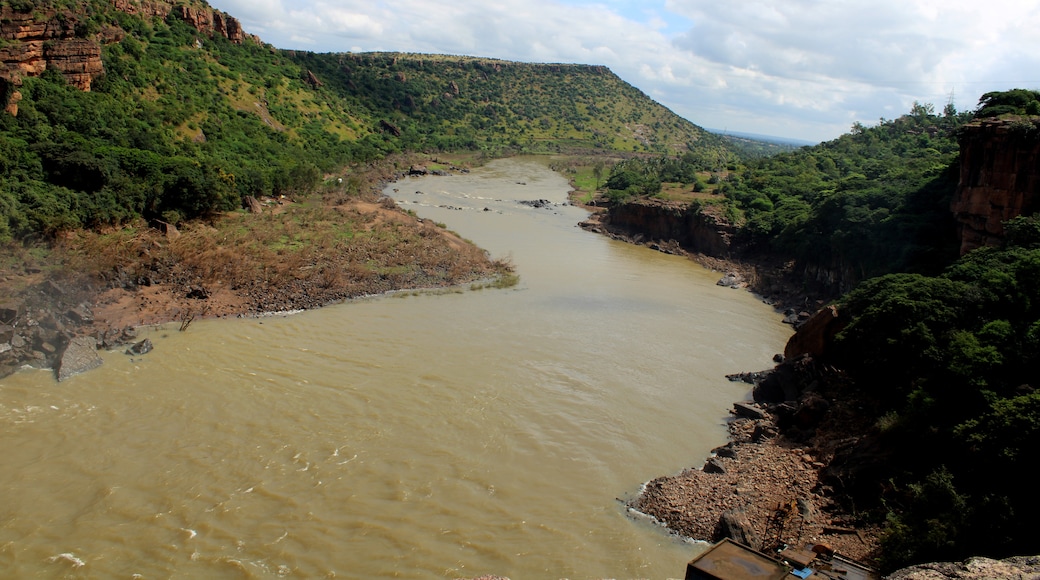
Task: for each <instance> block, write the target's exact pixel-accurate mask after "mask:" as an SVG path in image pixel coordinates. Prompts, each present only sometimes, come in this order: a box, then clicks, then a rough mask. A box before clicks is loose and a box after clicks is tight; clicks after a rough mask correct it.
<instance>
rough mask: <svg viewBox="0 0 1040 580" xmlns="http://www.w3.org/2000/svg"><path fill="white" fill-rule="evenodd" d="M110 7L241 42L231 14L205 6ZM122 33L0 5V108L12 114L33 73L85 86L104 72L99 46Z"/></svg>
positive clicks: (122, 2) (151, 2)
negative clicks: (24, 83) (179, 22)
mask: <svg viewBox="0 0 1040 580" xmlns="http://www.w3.org/2000/svg"><path fill="white" fill-rule="evenodd" d="M112 7H113V8H115V9H116V10H119V11H121V12H125V13H127V14H131V15H135V16H140V17H144V18H161V19H165V18H167V17H168V16H169V15H170V14H171V13H173V14H176V15H177V16H178V17H180V18H181V19H183V20H184V21H185V22H187V23H188V24H189V25H191V26H192V27H194V28H195V29H197V30H198V31H199V32H200V33H201V34H205V35H207V36H214V35H219V36H223V37H225V38H227V39H228V40H230V41H231V42H234V43H236V44H241V43H242V42H244V41H245V40H246V39H252V40H253V41H254V42H257V43H259V39H257V38H256V37H255V36H252V35H247V34H246V33H245V31H244V30H243V29H242V24H241V23H240V22H239V21H238V20H236V19H235V18H233V17H231V16H229V15H227V14H225V13H223V12H221V11H219V10H214V9H212V8H209V7H208V6H206V5H205V4H200V5H198V6H184V5H178V6H175V5H174V2H173V1H172V0H112ZM124 36H125V33H124V32H123V31H122V30H119V29H118V28H115V27H111V26H109V27H105V28H102V29H101V30H99V31H98V30H97V28H96V25H93V24H91V22H90V20H89V18H88V16H87V15H85V14H80V13H77V12H76V11H75V10H56V9H53V8H46V7H36V8H34V9H33V10H29V11H20V10H15V9H14V8H12V7H10V6H6V5H5V6H2V7H0V40H2V41H6V42H0V107H3V108H4V110H6V111H7V112H8V113H9V114H12V115H17V114H18V102H19V101H20V100H21V98H22V95H21V92H20V91H19V88H20V87H21V86H22V79H24V78H27V77H36V76H39V75H41V74H43V73H44V71H47V70H56V71H58V72H60V73H61V74H62V75H63V76H64V77H65V79H66V80H67V81H68V83H69V84H70V85H72V86H74V87H76V88H78V89H80V90H83V91H89V90H90V89H91V86H92V85H93V83H94V81H95V80H97V78H98V77H100V76H101V75H102V74H104V72H105V67H104V64H103V62H102V60H101V47H102V46H103V45H104V44H106V43H109V42H118V41H120V40H122V39H123V37H124Z"/></svg>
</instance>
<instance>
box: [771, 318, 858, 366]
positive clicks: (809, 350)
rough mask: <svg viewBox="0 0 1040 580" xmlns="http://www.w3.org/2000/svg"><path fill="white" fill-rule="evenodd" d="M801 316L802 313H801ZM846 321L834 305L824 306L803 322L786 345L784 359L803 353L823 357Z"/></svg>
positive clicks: (796, 356)
mask: <svg viewBox="0 0 1040 580" xmlns="http://www.w3.org/2000/svg"><path fill="white" fill-rule="evenodd" d="M799 317H801V315H799ZM844 326H845V323H844V321H842V320H841V318H840V317H839V316H838V309H837V308H835V307H834V306H827V307H826V308H822V309H820V310H818V311H817V312H816V314H813V315H811V316H808V318H807V319H806V320H805V322H803V323H801V325H800V326H799V327H798V331H797V332H795V333H794V336H792V337H791V338H790V340H788V341H787V346H786V347H784V359H786V360H791V359H795V358H798V357H800V356H802V355H806V354H809V355H812V356H813V357H817V358H818V357H822V356H824V355H825V354H826V353H827V350H828V348H829V347H830V345H831V342H832V341H833V340H834V336H835V335H836V334H838V333H839V332H841V331H842V329H843V328H844Z"/></svg>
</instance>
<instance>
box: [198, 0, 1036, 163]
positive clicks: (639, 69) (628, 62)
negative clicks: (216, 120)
mask: <svg viewBox="0 0 1040 580" xmlns="http://www.w3.org/2000/svg"><path fill="white" fill-rule="evenodd" d="M209 2H210V4H211V5H212V6H213V7H214V8H217V9H220V10H223V11H224V12H227V13H229V14H231V15H232V16H234V17H236V18H238V19H239V20H240V21H241V22H242V24H243V26H244V27H245V29H246V31H247V32H250V33H252V34H256V35H258V36H260V38H261V39H263V41H264V42H267V43H270V44H272V45H274V46H276V47H278V48H284V49H297V50H309V51H314V52H369V51H394V52H415V53H434V54H455V55H466V56H477V57H486V58H498V59H503V60H512V61H523V62H559V63H582V64H598V65H605V66H607V67H609V68H610V69H611V70H612V71H613V72H614V73H616V74H617V75H618V76H620V77H621V78H622V79H624V80H625V81H627V82H628V83H630V84H632V85H634V86H636V87H638V88H639V89H641V90H642V91H643V92H645V93H646V94H648V95H649V96H650V97H651V98H653V99H654V100H656V101H658V102H659V103H661V104H663V105H665V106H666V107H668V108H670V109H671V110H672V111H674V112H676V113H677V114H679V115H681V116H682V117H684V118H686V119H688V120H690V121H692V122H693V123H695V124H697V125H700V126H702V127H709V128H712V129H716V130H727V131H733V132H744V133H755V134H760V135H772V136H776V137H785V138H791V139H799V140H805V141H812V142H818V141H824V140H829V139H834V138H836V137H838V136H839V135H841V134H843V133H846V132H848V131H849V129H850V127H851V126H852V125H853V124H854V123H856V122H860V123H863V124H865V125H874V124H877V122H878V121H879V119H881V118H885V119H891V118H895V117H898V116H899V115H902V114H904V113H906V112H908V111H909V110H910V107H911V106H912V104H913V103H914V102H915V101H917V102H920V103H931V104H933V105H934V106H935V108H936V110H939V111H941V110H942V108H943V107H944V106H945V105H946V104H947V103H949V102H953V103H954V105H955V106H956V108H957V109H958V110H961V111H964V110H973V109H974V108H975V106H976V105H977V103H978V100H979V97H980V96H981V95H982V94H983V93H986V92H989V91H998V90H1008V89H1012V88H1026V89H1037V88H1040V35H1038V34H1036V33H1035V31H1036V30H1038V29H1040V2H1036V1H1034V0H1027V1H1026V2H1023V1H1022V0H993V1H991V2H986V3H979V2H970V1H966V0H947V1H942V2H940V1H939V0H909V1H907V0H875V1H872V2H866V1H861V0H852V1H849V2H827V1H820V0H785V1H784V2H779V1H768V0H749V1H746V2H739V3H731V4H728V5H724V7H723V5H720V4H719V3H717V2H708V1H707V0H646V1H640V0H600V1H598V2H593V1H584V0H499V1H498V2H493V3H492V2H486V1H485V0H378V1H372V0H292V1H289V0H209Z"/></svg>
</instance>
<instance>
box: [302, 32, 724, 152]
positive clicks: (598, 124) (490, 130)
mask: <svg viewBox="0 0 1040 580" xmlns="http://www.w3.org/2000/svg"><path fill="white" fill-rule="evenodd" d="M294 59H295V61H296V62H298V63H299V64H300V65H301V66H302V67H304V68H306V69H307V70H308V71H310V72H312V73H314V74H316V75H317V77H318V78H320V79H322V81H323V82H325V83H327V86H328V87H329V89H330V91H332V92H334V93H335V94H336V96H337V97H338V98H341V99H343V100H344V101H345V102H351V103H357V106H364V107H368V108H369V109H370V110H371V111H372V112H373V113H374V114H376V115H377V116H378V117H379V118H380V119H382V120H386V121H388V122H389V123H390V124H392V125H393V127H394V129H395V130H397V131H400V133H401V134H400V142H401V144H402V146H404V147H407V148H410V149H416V150H418V149H434V150H437V149H440V150H445V149H448V150H458V149H475V150H481V151H485V152H488V153H489V154H491V155H501V154H504V153H545V152H551V153H556V152H566V151H573V150H583V151H584V150H606V151H629V152H649V151H652V152H657V153H675V152H681V151H684V150H686V149H687V147H689V148H690V149H693V150H698V149H700V148H702V147H705V146H711V147H719V146H724V145H723V143H724V141H723V139H722V138H720V137H719V136H717V135H713V134H711V133H708V132H707V131H705V130H703V129H701V128H700V127H697V126H695V125H692V124H691V123H689V122H688V121H685V120H684V119H682V118H680V117H678V116H676V115H675V114H673V113H671V112H670V111H668V110H667V109H665V108H663V107H661V106H660V105H659V104H657V103H655V102H654V101H652V100H650V98H649V97H647V96H646V95H644V94H643V93H642V92H640V91H639V90H638V89H636V88H635V87H633V86H631V85H629V84H627V83H625V82H624V81H622V80H621V79H619V78H618V77H617V76H616V75H614V74H613V73H611V72H610V71H609V70H608V69H607V68H605V67H601V66H585V65H566V64H549V65H540V64H525V63H516V62H506V61H500V60H491V59H476V58H472V57H456V56H441V55H422V54H397V53H366V54H314V53H294ZM358 96H363V99H364V102H363V103H362V102H359V100H358Z"/></svg>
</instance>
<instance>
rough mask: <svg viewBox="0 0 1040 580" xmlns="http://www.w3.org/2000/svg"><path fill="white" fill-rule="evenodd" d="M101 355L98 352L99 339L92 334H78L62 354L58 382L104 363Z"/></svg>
mask: <svg viewBox="0 0 1040 580" xmlns="http://www.w3.org/2000/svg"><path fill="white" fill-rule="evenodd" d="M102 362H103V361H102V360H101V357H100V356H99V355H98V352H97V340H95V339H94V337H92V336H77V337H76V338H73V339H72V341H71V342H69V345H68V346H67V347H65V352H64V353H63V354H62V355H61V364H60V365H59V366H58V382H61V381H64V380H65V379H67V378H69V377H71V376H73V375H78V374H79V373H83V372H86V371H89V370H92V369H96V368H97V367H99V366H101V364H102Z"/></svg>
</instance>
